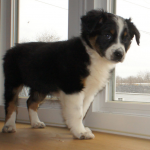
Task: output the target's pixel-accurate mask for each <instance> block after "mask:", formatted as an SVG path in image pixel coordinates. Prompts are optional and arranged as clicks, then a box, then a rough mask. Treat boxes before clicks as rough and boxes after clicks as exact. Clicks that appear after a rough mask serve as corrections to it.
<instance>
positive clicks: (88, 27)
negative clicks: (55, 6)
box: [81, 10, 106, 34]
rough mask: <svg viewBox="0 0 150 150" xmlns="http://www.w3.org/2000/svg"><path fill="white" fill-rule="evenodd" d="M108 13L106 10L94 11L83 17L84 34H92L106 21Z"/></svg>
mask: <svg viewBox="0 0 150 150" xmlns="http://www.w3.org/2000/svg"><path fill="white" fill-rule="evenodd" d="M105 14H106V12H104V10H99V11H97V10H92V11H89V12H88V13H87V14H86V15H85V16H82V17H81V26H82V32H86V33H87V34H90V33H92V32H93V31H94V29H95V28H96V27H97V26H98V25H101V24H102V23H103V22H104V21H105V19H106V15H105Z"/></svg>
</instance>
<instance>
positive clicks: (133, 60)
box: [19, 0, 150, 78]
mask: <svg viewBox="0 0 150 150" xmlns="http://www.w3.org/2000/svg"><path fill="white" fill-rule="evenodd" d="M117 15H119V16H122V17H124V18H130V17H131V18H132V21H133V22H134V24H135V25H136V27H137V28H138V29H139V31H140V34H141V40H140V46H138V45H137V44H136V42H135V39H133V42H132V45H131V48H130V49H129V51H128V53H127V55H126V59H125V61H124V62H123V63H120V64H118V65H117V67H116V75H119V76H121V77H124V78H125V77H128V76H136V75H137V74H139V73H140V72H150V67H149V66H150V59H149V58H150V46H149V43H150V19H149V16H150V0H117ZM44 33H48V34H54V35H56V36H58V37H60V40H66V39H67V38H68V0H20V17H19V40H20V42H28V41H36V40H37V39H36V38H37V37H38V36H40V35H42V34H44Z"/></svg>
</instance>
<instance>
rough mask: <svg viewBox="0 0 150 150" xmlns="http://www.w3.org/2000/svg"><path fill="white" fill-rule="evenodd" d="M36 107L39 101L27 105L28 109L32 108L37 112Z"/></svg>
mask: <svg viewBox="0 0 150 150" xmlns="http://www.w3.org/2000/svg"><path fill="white" fill-rule="evenodd" d="M38 107H39V103H35V102H33V103H32V104H31V105H30V106H29V109H32V110H34V111H36V112H37V110H38Z"/></svg>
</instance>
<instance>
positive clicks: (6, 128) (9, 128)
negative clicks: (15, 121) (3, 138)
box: [2, 125, 16, 133]
mask: <svg viewBox="0 0 150 150" xmlns="http://www.w3.org/2000/svg"><path fill="white" fill-rule="evenodd" d="M2 132H3V133H14V132H16V126H15V125H14V126H13V125H5V126H4V127H3V129H2Z"/></svg>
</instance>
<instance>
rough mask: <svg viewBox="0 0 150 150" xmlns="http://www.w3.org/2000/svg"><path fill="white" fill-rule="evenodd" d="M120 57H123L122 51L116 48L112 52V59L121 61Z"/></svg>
mask: <svg viewBox="0 0 150 150" xmlns="http://www.w3.org/2000/svg"><path fill="white" fill-rule="evenodd" d="M122 57H123V52H122V51H119V50H116V51H115V52H114V59H115V60H116V61H121V59H122Z"/></svg>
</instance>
